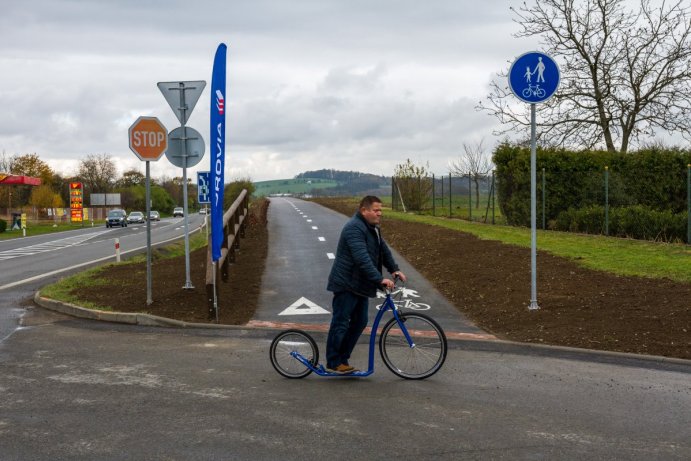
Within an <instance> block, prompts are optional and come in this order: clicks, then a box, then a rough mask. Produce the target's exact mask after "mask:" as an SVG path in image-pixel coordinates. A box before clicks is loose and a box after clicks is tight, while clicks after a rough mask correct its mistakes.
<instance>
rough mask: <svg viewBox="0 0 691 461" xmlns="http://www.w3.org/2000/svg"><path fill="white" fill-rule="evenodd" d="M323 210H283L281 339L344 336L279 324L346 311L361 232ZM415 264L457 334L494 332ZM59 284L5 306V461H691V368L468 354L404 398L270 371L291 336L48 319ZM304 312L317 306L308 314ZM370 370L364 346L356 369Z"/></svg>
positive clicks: (275, 283) (277, 290)
mask: <svg viewBox="0 0 691 461" xmlns="http://www.w3.org/2000/svg"><path fill="white" fill-rule="evenodd" d="M310 205H311V204H303V203H302V202H299V201H295V200H293V199H290V200H285V201H283V200H274V202H273V203H272V205H271V208H272V211H271V213H272V214H271V221H270V222H271V228H270V238H271V253H270V256H269V257H270V259H269V267H268V269H267V274H266V275H265V279H264V291H265V298H264V299H265V300H266V304H265V305H264V306H263V307H262V310H261V312H260V314H261V316H262V318H264V319H266V320H265V321H267V322H272V323H285V322H287V321H293V322H295V321H299V322H302V323H310V322H311V324H312V325H313V326H319V325H322V326H323V325H325V324H326V323H328V314H323V313H322V314H316V313H315V314H307V313H304V312H303V313H297V314H296V313H293V314H292V315H282V316H281V315H279V314H280V313H282V312H284V311H285V310H286V309H288V308H291V306H292V309H293V310H298V311H299V310H301V309H302V310H311V309H314V307H313V306H312V304H314V305H316V306H318V307H321V308H322V309H324V310H329V308H330V306H329V303H330V295H329V294H328V293H327V292H326V291H325V289H324V284H325V280H326V275H327V273H328V269H327V268H330V264H331V262H330V261H331V260H330V259H329V257H328V253H330V252H334V251H335V246H336V238H337V236H338V233H339V232H340V228H341V227H342V225H343V223H344V222H345V219H346V218H344V217H342V216H341V215H338V214H335V213H333V212H330V211H328V210H325V209H323V208H321V207H317V206H316V205H315V206H314V208H311V207H310ZM296 208H298V209H300V211H297V210H296ZM300 212H302V213H303V214H302V215H300ZM305 214H306V215H307V216H305ZM279 215H280V216H281V218H280V219H278V217H279ZM308 220H311V222H309V221H308ZM312 226H314V227H317V229H312ZM277 231H278V233H277ZM129 232H135V231H134V230H129ZM284 233H285V234H287V235H288V236H289V238H281V237H280V236H281V235H282V234H284ZM116 234H117V235H120V236H121V242H123V238H124V242H125V244H126V245H129V244H131V243H130V241H129V240H128V239H127V238H126V236H127V235H128V234H127V231H126V230H125V229H116V230H114V231H113V233H112V234H107V235H105V234H104V236H103V237H102V244H103V245H107V246H110V244H112V237H114V236H115V235H116ZM284 237H285V236H284ZM319 237H323V238H324V240H323V241H322V240H320V239H319ZM93 238H94V239H97V238H101V237H97V236H93ZM36 241H37V242H38V240H36ZM81 246H85V245H75V246H73V247H70V248H66V249H63V250H54V251H55V252H58V251H63V252H67V253H71V252H72V251H79V248H80V247H81ZM14 250H16V248H8V247H7V246H6V247H4V248H3V247H0V252H2V251H14ZM88 253H91V252H88ZM5 254H8V253H5ZM303 254H307V255H308V256H307V257H306V258H305V259H300V258H301V257H302V256H301V255H303ZM310 255H311V256H310ZM44 256H46V254H45V253H44ZM52 256H53V255H51V259H53V258H52ZM56 256H57V254H56ZM22 258H29V256H23V257H22ZM271 258H276V259H271ZM55 259H57V260H60V258H55ZM399 260H400V261H401V262H402V259H400V257H399ZM19 261H20V262H21V261H22V260H21V259H20V260H19ZM5 264H6V263H5V262H3V268H4V267H5ZM402 264H403V268H404V271H406V272H407V273H408V274H409V275H410V276H411V279H412V280H411V283H410V284H409V289H414V290H416V292H417V294H419V295H420V302H423V303H427V304H430V305H431V309H430V314H431V315H433V316H434V317H435V318H437V319H439V320H440V322H441V323H442V324H443V325H444V327H445V329H446V330H447V331H451V332H458V333H459V334H472V333H473V332H477V330H476V329H474V327H473V326H472V325H470V324H469V323H468V322H467V321H465V320H464V319H462V318H461V317H459V316H455V317H454V316H453V313H454V311H453V310H450V309H449V307H448V306H447V305H445V304H444V303H443V299H442V300H439V299H438V298H437V296H438V295H437V294H435V293H434V292H433V291H431V290H430V289H429V288H428V287H427V286H426V285H425V283H424V281H423V279H422V277H421V276H419V274H417V273H415V271H414V270H412V268H410V267H409V266H408V265H407V264H406V263H403V262H402ZM49 269H51V268H49V267H46V268H45V270H49ZM302 275H305V276H306V280H307V282H295V280H297V279H299V276H302ZM56 277H57V275H52V276H48V277H45V278H42V279H36V280H33V281H28V282H25V283H23V284H21V285H16V286H13V287H12V288H7V289H5V290H0V370H1V371H2V372H1V373H0V460H3V461H4V460H10V461H12V460H25V459H32V460H60V459H66V460H67V459H69V460H79V459H85V460H86V459H89V460H90V459H99V460H111V459H112V460H129V459H133V460H139V459H151V460H159V459H160V460H177V459H180V460H187V459H219V460H220V459H224V460H225V459H249V460H258V459H284V460H290V459H327V458H328V459H353V458H363V459H397V460H398V459H402V460H407V459H411V460H413V459H414V460H419V459H449V460H457V459H471V460H472V459H482V460H484V459H498V460H502V459H507V460H508V459H510V460H522V459H526V460H528V459H529V460H534V459H626V460H639V459H640V460H657V459H660V460H675V459H680V460H682V459H683V460H686V459H691V442H690V441H691V384H690V383H691V366H690V365H689V364H688V362H687V363H660V362H654V361H650V360H642V359H638V358H636V357H632V356H629V357H626V356H621V355H607V354H598V353H592V352H587V351H584V352H574V351H564V350H561V349H551V348H539V347H535V346H520V345H511V344H506V343H501V342H496V341H459V340H456V341H452V342H451V343H450V345H451V350H450V351H449V355H448V358H447V361H446V364H445V366H444V368H443V369H442V370H441V371H440V372H439V373H437V374H436V375H434V376H433V377H432V378H430V379H428V380H425V381H420V382H417V381H406V380H402V379H400V378H398V377H396V376H394V375H393V374H391V373H390V372H389V371H388V370H387V369H386V368H385V367H383V365H382V364H381V361H379V360H378V359H377V362H376V372H375V374H374V375H372V376H371V377H369V378H366V379H353V378H338V379H327V378H319V377H316V376H309V377H308V378H306V379H303V380H288V379H285V378H282V377H280V376H279V375H278V374H277V373H276V372H275V371H274V370H273V369H272V368H271V365H270V362H269V359H268V348H269V344H270V341H271V339H272V337H273V335H274V334H275V332H271V331H266V330H260V329H246V330H242V329H239V330H222V329H210V330H189V329H184V330H176V329H163V328H146V327H137V326H127V325H118V324H109V323H99V322H93V321H86V320H77V319H72V318H68V317H65V316H62V315H59V314H55V313H52V312H48V311H45V310H43V309H40V308H34V307H31V306H30V298H31V296H32V294H33V292H34V291H35V290H36V289H38V288H39V286H40V285H41V284H43V283H46V282H49V281H51V280H53V279H54V278H56ZM302 297H304V298H306V299H308V300H310V301H311V303H312V304H309V305H306V304H304V303H303V304H300V305H293V304H294V302H291V300H294V299H300V298H302ZM415 299H417V298H415ZM286 300H287V301H286ZM267 306H269V308H268V309H265V307H267ZM451 309H452V308H451ZM17 317H21V326H20V327H19V328H16V326H15V324H16V322H17ZM284 319H289V320H284ZM3 323H4V324H13V326H12V328H11V329H9V330H7V329H5V330H4V332H3V329H2V325H3ZM315 337H316V339H317V342H318V344H320V346H321V345H323V344H324V342H325V337H324V333H315ZM366 353H367V348H366V347H365V346H364V344H362V345H360V346H359V347H358V348H357V349H356V353H355V356H354V357H353V360H354V363H355V362H357V363H366V361H367V360H366Z"/></svg>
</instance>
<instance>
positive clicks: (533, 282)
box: [528, 104, 540, 310]
mask: <svg viewBox="0 0 691 461" xmlns="http://www.w3.org/2000/svg"><path fill="white" fill-rule="evenodd" d="M535 138H536V136H535V104H531V105H530V306H529V307H528V309H530V310H534V309H539V308H540V306H538V305H537V187H536V183H537V160H536V157H537V140H536V139H535Z"/></svg>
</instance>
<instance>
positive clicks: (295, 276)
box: [253, 198, 492, 338]
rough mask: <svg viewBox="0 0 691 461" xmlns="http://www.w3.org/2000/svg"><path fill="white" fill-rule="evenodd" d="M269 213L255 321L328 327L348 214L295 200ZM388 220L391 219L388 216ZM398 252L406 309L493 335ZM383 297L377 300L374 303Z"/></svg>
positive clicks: (458, 333)
mask: <svg viewBox="0 0 691 461" xmlns="http://www.w3.org/2000/svg"><path fill="white" fill-rule="evenodd" d="M269 213H270V215H269V218H270V219H269V240H270V246H269V255H268V258H267V260H268V263H267V267H268V270H267V271H266V272H265V273H264V277H263V279H262V293H261V296H260V301H259V306H260V307H259V310H258V311H257V314H256V316H255V318H254V319H255V321H254V322H253V324H255V325H274V326H277V325H280V324H285V323H297V324H305V325H309V326H310V327H311V328H315V327H322V328H325V327H326V325H327V324H328V323H329V321H330V319H331V297H332V295H331V293H329V292H327V291H326V283H327V279H328V275H329V271H330V270H331V266H332V265H333V258H334V255H335V253H336V247H337V245H338V238H339V236H340V233H341V229H342V228H343V225H344V224H345V223H346V221H347V220H348V218H347V217H346V216H343V215H342V214H340V213H336V212H334V211H332V210H330V209H328V208H325V207H322V206H320V205H318V204H316V203H313V202H306V201H303V200H299V199H296V198H275V199H272V200H271V206H270V207H269ZM383 219H384V221H386V216H384V218H383ZM384 238H386V225H385V224H384ZM393 253H394V257H395V258H396V261H397V262H398V263H399V265H400V266H401V270H402V271H403V272H404V273H405V274H406V275H407V276H408V283H407V284H406V286H405V291H403V292H402V293H401V294H400V299H401V302H402V306H403V310H404V311H406V310H412V309H415V310H419V312H423V313H425V314H429V315H431V316H432V317H434V319H435V320H437V321H438V322H439V323H440V324H441V325H442V327H443V328H444V330H445V331H446V332H447V334H448V335H449V337H456V338H470V337H475V338H490V337H492V336H491V335H488V334H487V333H485V332H484V331H482V330H480V329H479V328H477V327H476V326H475V325H473V324H472V323H471V322H470V321H468V320H467V319H466V318H464V317H463V316H462V315H461V314H460V313H459V312H458V310H457V309H456V308H455V307H454V306H453V305H451V304H450V303H449V302H448V301H447V300H446V299H445V298H444V297H443V296H442V295H441V294H440V293H439V292H438V291H437V290H435V289H434V287H432V285H430V284H429V283H428V282H427V280H425V278H424V277H423V276H422V275H421V274H420V273H418V272H417V271H416V270H415V269H414V268H413V267H412V266H411V265H410V264H409V263H408V262H407V261H406V260H405V259H403V257H402V256H401V255H399V254H398V253H396V251H395V250H394V251H393ZM382 301H383V299H379V300H378V301H375V300H373V301H371V302H370V305H371V306H374V305H376V304H377V303H378V302H379V303H380V302H382ZM411 303H412V304H411ZM405 306H408V307H405ZM371 317H374V315H371Z"/></svg>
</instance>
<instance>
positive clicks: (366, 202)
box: [360, 195, 381, 210]
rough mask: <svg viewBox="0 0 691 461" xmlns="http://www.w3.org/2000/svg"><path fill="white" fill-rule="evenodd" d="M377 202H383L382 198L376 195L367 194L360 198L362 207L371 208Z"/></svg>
mask: <svg viewBox="0 0 691 461" xmlns="http://www.w3.org/2000/svg"><path fill="white" fill-rule="evenodd" d="M375 203H381V199H380V198H379V197H376V196H374V195H367V196H365V197H364V198H363V199H362V200H360V208H367V209H368V210H369V209H370V208H372V205H374V204H375Z"/></svg>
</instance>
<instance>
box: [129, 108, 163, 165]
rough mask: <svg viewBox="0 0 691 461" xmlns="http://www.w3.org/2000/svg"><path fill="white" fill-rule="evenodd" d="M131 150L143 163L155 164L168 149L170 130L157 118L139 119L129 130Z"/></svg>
mask: <svg viewBox="0 0 691 461" xmlns="http://www.w3.org/2000/svg"><path fill="white" fill-rule="evenodd" d="M129 138H130V149H131V150H132V152H134V153H135V154H136V155H137V157H139V159H140V160H142V161H152V162H155V161H156V160H158V159H159V158H161V155H163V153H164V152H165V151H166V150H167V149H168V130H166V127H165V126H163V124H162V123H161V122H160V120H158V119H157V118H156V117H139V118H138V119H137V121H136V122H134V123H133V124H132V126H131V127H130V129H129Z"/></svg>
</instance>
